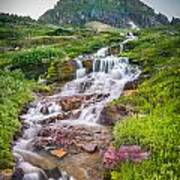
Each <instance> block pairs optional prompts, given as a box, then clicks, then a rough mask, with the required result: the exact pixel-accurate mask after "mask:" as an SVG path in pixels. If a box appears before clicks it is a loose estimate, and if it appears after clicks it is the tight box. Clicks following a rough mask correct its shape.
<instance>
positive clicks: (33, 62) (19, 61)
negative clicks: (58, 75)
mask: <svg viewBox="0 0 180 180" xmlns="http://www.w3.org/2000/svg"><path fill="white" fill-rule="evenodd" d="M63 55H64V54H63V52H61V51H57V49H54V48H48V49H46V48H44V49H43V48H36V49H32V50H28V51H24V52H19V53H16V54H15V55H14V57H13V58H12V61H11V64H12V65H11V70H14V69H21V70H22V72H23V73H24V74H25V77H26V78H28V79H33V78H34V79H37V78H38V77H39V76H40V75H41V74H44V73H45V72H47V68H48V65H49V63H50V62H51V61H52V60H54V59H55V58H57V57H59V58H61V57H63Z"/></svg>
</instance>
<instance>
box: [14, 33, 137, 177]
mask: <svg viewBox="0 0 180 180" xmlns="http://www.w3.org/2000/svg"><path fill="white" fill-rule="evenodd" d="M135 38H136V37H134V36H133V34H131V33H130V34H129V35H128V36H127V38H126V40H125V41H124V42H122V43H121V44H120V48H121V51H122V50H123V45H124V44H125V43H127V42H128V41H132V40H134V39H135ZM87 59H91V60H92V72H90V73H87V70H86V68H85V67H84V66H83V61H86V60H87ZM74 60H75V62H76V66H77V69H76V75H75V76H76V78H75V79H74V80H72V81H70V82H68V83H66V84H65V85H64V87H63V88H62V90H61V92H59V93H57V94H55V95H53V96H48V97H41V98H38V99H36V100H35V101H34V102H32V103H30V105H29V109H28V111H27V113H25V114H22V115H21V119H22V121H23V124H24V130H23V133H22V137H20V138H19V139H18V140H17V141H16V142H15V143H14V146H13V155H14V157H15V160H16V172H15V174H14V176H13V179H14V180H16V179H18V180H20V179H22V180H48V179H49V180H75V179H77V180H81V179H82V180H86V179H87V180H90V179H101V174H100V172H102V169H103V167H102V166H101V165H100V164H101V152H103V150H104V149H106V148H107V147H108V146H109V145H110V144H111V141H112V137H111V130H110V128H109V127H106V126H103V125H101V124H99V117H100V115H101V112H102V110H103V108H104V107H105V106H106V104H107V103H108V102H111V101H112V100H114V99H116V98H118V97H119V96H121V94H122V91H123V88H124V86H125V84H126V83H127V82H129V81H133V80H135V79H137V78H138V76H139V75H140V70H139V69H138V67H137V66H135V65H131V64H129V59H128V58H127V57H117V56H115V55H112V54H110V53H109V48H108V47H105V48H101V49H100V50H98V51H97V52H96V53H95V54H91V55H81V56H79V57H77V58H75V59H74ZM92 177H93V178H92Z"/></svg>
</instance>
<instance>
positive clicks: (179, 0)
mask: <svg viewBox="0 0 180 180" xmlns="http://www.w3.org/2000/svg"><path fill="white" fill-rule="evenodd" d="M57 1H58V0H0V12H6V13H14V14H18V15H25V16H31V17H32V18H34V19H37V18H38V17H39V16H40V15H42V14H43V13H44V12H45V11H46V10H48V9H50V8H53V6H54V5H55V4H56V2H57ZM64 1H66V0H64ZM127 1H128V0H127ZM141 1H143V2H145V3H147V4H148V5H150V6H151V7H153V8H154V9H155V10H156V12H161V13H164V14H166V15H167V16H168V17H169V18H170V19H171V18H172V16H175V17H180V0H141Z"/></svg>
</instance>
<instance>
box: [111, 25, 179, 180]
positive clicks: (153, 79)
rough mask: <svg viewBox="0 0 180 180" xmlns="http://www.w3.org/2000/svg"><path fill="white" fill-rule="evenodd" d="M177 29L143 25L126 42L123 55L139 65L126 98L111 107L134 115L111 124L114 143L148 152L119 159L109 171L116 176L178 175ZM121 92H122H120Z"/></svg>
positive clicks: (160, 177)
mask: <svg viewBox="0 0 180 180" xmlns="http://www.w3.org/2000/svg"><path fill="white" fill-rule="evenodd" d="M179 35H180V27H179V26H176V27H172V26H169V27H162V28H158V29H157V28H156V29H145V30H141V31H139V32H138V40H136V41H134V42H130V43H129V44H128V45H127V46H126V52H124V55H125V56H129V57H130V58H131V62H132V63H135V64H138V65H139V67H141V69H142V74H141V77H140V80H141V81H140V82H141V83H140V84H139V86H138V87H137V89H135V90H132V91H134V92H133V93H132V94H131V96H123V97H120V98H119V99H118V100H115V101H114V102H112V103H111V104H110V105H109V107H111V106H119V105H124V106H130V107H133V109H134V112H135V114H134V115H132V116H129V117H128V118H126V119H124V121H120V122H118V123H117V124H116V125H115V127H114V131H113V134H114V138H115V142H114V145H115V146H116V148H117V149H118V148H119V147H121V146H122V145H138V146H140V147H142V148H143V149H145V150H146V151H147V152H148V153H149V154H150V155H149V158H148V159H147V160H144V161H143V162H137V163H133V162H131V161H129V162H121V161H119V164H118V165H117V166H116V168H114V170H113V171H111V178H112V179H113V180H119V179H128V180H130V179H149V180H151V179H162V180H164V179H179V168H180V161H179V159H180V149H179V145H180V141H179V138H180V133H179V132H180V111H179V105H180V104H179V103H180V101H179V100H180V79H179V77H180V51H179V49H180V47H179V44H180V38H179V37H180V36H179ZM125 92H126V91H125Z"/></svg>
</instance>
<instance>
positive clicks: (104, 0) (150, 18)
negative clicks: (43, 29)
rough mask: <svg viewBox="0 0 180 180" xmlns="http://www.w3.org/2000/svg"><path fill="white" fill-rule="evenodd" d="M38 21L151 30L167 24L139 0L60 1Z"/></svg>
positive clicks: (160, 16) (162, 17) (166, 20)
mask: <svg viewBox="0 0 180 180" xmlns="http://www.w3.org/2000/svg"><path fill="white" fill-rule="evenodd" d="M39 20H40V21H41V22H44V23H49V24H55V25H62V24H72V25H83V24H85V23H87V22H89V21H100V22H102V23H106V24H109V25H112V26H114V27H130V26H133V25H134V24H135V25H137V26H139V27H151V26H157V25H161V24H168V23H169V22H168V19H167V17H166V16H164V15H162V14H155V12H154V10H153V9H152V8H150V7H148V6H147V5H145V4H144V3H142V2H141V1H140V0H128V1H127V0H60V1H59V2H58V3H57V4H56V6H55V7H54V9H51V10H48V11H47V12H45V13H44V14H43V15H42V16H41V17H40V18H39Z"/></svg>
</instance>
